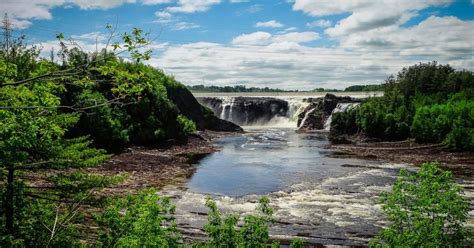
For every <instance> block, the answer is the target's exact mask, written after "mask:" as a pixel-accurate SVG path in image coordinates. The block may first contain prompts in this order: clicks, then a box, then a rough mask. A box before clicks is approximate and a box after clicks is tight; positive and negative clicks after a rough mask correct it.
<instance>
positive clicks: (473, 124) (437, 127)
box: [411, 100, 474, 150]
mask: <svg viewBox="0 0 474 248" xmlns="http://www.w3.org/2000/svg"><path fill="white" fill-rule="evenodd" d="M411 133H412V136H413V137H414V138H415V139H416V141H417V142H421V143H424V142H433V143H441V142H444V143H445V144H446V145H448V147H450V148H452V149H456V150H472V149H473V147H474V142H473V139H474V138H473V137H474V134H473V133H474V101H473V100H463V101H450V102H447V103H446V104H434V105H431V106H423V107H420V108H418V109H417V111H416V114H415V117H414V119H413V124H412V126H411Z"/></svg>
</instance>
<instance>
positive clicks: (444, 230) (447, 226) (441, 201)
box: [371, 163, 472, 247]
mask: <svg viewBox="0 0 474 248" xmlns="http://www.w3.org/2000/svg"><path fill="white" fill-rule="evenodd" d="M382 203H383V210H384V212H385V213H386V214H387V216H388V219H389V220H390V222H391V225H390V227H388V228H386V229H384V230H382V231H381V233H380V234H379V235H378V236H377V237H376V238H375V239H374V240H373V241H372V242H371V246H373V247H379V246H381V247H462V246H464V245H465V242H469V240H467V238H468V232H467V230H466V229H465V228H464V224H465V222H466V219H467V214H468V211H469V204H468V203H467V201H466V200H465V199H464V198H463V190H462V188H461V186H459V185H457V184H456V183H455V182H454V180H453V177H452V174H451V172H448V171H443V170H442V169H440V168H439V167H438V165H437V164H435V163H426V164H423V165H422V166H421V168H420V170H419V171H418V172H417V173H415V174H410V173H409V172H408V171H406V170H404V169H402V170H401V171H400V176H399V177H398V179H397V181H396V182H395V184H394V185H393V188H392V190H391V191H390V192H387V193H384V194H383V195H382ZM471 241H472V240H471Z"/></svg>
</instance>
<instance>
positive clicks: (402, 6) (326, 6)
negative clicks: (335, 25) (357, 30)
mask: <svg viewBox="0 0 474 248" xmlns="http://www.w3.org/2000/svg"><path fill="white" fill-rule="evenodd" d="M451 2H452V0H423V1H418V0H397V1H395V0H380V1H373V0H354V1H347V0H331V1H314V0H295V2H294V4H293V10H297V11H303V12H305V13H307V14H309V15H312V16H327V15H335V14H341V13H353V12H357V11H361V10H368V9H377V10H378V11H379V10H383V11H382V12H381V13H380V14H386V13H387V12H391V11H399V10H416V9H423V8H426V7H428V6H433V5H445V4H449V3H451Z"/></svg>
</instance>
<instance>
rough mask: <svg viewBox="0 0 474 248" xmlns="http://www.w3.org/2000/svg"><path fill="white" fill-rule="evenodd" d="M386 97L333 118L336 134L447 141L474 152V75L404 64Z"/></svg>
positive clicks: (429, 65)
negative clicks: (356, 133) (358, 133)
mask: <svg viewBox="0 0 474 248" xmlns="http://www.w3.org/2000/svg"><path fill="white" fill-rule="evenodd" d="M383 86H384V96H383V97H377V98H370V99H368V100H367V101H366V102H364V103H362V104H361V106H360V107H359V108H357V109H356V110H355V118H354V113H341V114H337V115H335V116H334V117H333V123H332V125H331V132H332V133H334V134H354V133H355V132H358V131H360V132H362V133H364V134H365V135H366V136H368V137H371V138H378V139H380V140H403V139H406V138H410V137H413V138H415V139H416V141H417V142H421V143H425V142H433V143H441V142H443V143H444V144H446V145H447V147H449V148H451V149H454V150H472V149H474V148H473V147H474V145H473V140H474V138H473V132H474V131H473V123H474V114H473V113H472V112H473V111H474V110H473V109H474V105H473V101H474V99H473V96H474V74H473V73H472V72H470V71H464V70H463V71H455V70H454V69H453V68H451V67H450V66H449V65H438V64H437V63H436V62H431V63H425V64H423V63H420V64H418V65H414V66H410V67H408V68H404V69H403V70H402V71H401V72H399V73H398V76H397V78H396V79H395V78H393V77H390V78H388V79H387V81H386V82H385V84H383Z"/></svg>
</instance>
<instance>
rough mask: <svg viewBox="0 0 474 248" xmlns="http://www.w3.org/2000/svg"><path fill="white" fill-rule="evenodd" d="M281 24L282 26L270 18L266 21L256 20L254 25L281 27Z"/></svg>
mask: <svg viewBox="0 0 474 248" xmlns="http://www.w3.org/2000/svg"><path fill="white" fill-rule="evenodd" d="M283 26H284V25H283V24H281V23H280V22H278V21H275V20H271V21H267V22H257V23H256V24H255V27H257V28H281V27H283Z"/></svg>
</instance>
